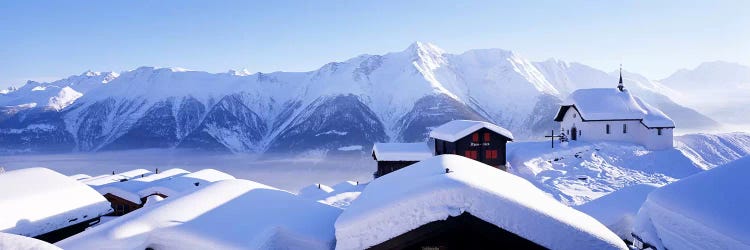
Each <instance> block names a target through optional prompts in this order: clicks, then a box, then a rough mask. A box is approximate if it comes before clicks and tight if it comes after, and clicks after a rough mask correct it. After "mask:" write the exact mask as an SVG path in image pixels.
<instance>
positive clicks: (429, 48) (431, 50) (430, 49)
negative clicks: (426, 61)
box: [405, 41, 445, 55]
mask: <svg viewBox="0 0 750 250" xmlns="http://www.w3.org/2000/svg"><path fill="white" fill-rule="evenodd" d="M405 51H407V52H415V53H422V54H433V55H442V54H444V53H445V51H444V50H443V49H441V48H440V47H438V46H436V45H434V44H432V43H423V42H420V41H416V42H414V43H412V44H411V45H409V47H408V48H406V50H405Z"/></svg>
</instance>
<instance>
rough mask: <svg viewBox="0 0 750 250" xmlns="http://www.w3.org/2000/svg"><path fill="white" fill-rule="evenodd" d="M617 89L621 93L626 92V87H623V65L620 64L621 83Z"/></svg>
mask: <svg viewBox="0 0 750 250" xmlns="http://www.w3.org/2000/svg"><path fill="white" fill-rule="evenodd" d="M617 89H619V90H620V92H622V91H623V90H625V85H622V64H620V83H618V84H617Z"/></svg>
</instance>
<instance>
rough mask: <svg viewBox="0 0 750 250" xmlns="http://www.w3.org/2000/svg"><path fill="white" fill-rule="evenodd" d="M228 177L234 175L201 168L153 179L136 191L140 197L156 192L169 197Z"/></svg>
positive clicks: (232, 177) (230, 177)
mask: <svg viewBox="0 0 750 250" xmlns="http://www.w3.org/2000/svg"><path fill="white" fill-rule="evenodd" d="M229 179H234V176H231V175H229V174H227V173H224V172H221V171H218V170H215V169H203V170H200V171H197V172H194V173H190V174H186V175H181V176H177V177H175V178H164V179H161V180H158V181H153V182H151V185H150V186H149V187H147V188H145V189H142V190H140V191H138V195H139V196H140V197H146V196H149V195H152V194H157V193H158V194H163V195H166V196H168V197H170V196H174V195H177V194H179V193H183V192H189V191H193V190H197V189H199V188H203V187H205V186H206V185H208V184H211V183H213V182H217V181H223V180H229Z"/></svg>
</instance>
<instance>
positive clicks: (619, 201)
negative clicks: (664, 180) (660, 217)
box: [576, 184, 659, 240]
mask: <svg viewBox="0 0 750 250" xmlns="http://www.w3.org/2000/svg"><path fill="white" fill-rule="evenodd" d="M658 187H659V186H657V185H654V184H636V185H633V186H629V187H624V188H622V189H620V190H617V191H614V192H612V193H610V194H608V195H605V196H602V197H601V198H598V199H596V200H593V201H590V202H588V203H586V204H583V205H580V206H578V207H576V209H578V210H579V211H581V212H584V213H586V214H588V215H590V216H591V217H594V218H595V219H597V220H598V221H599V222H601V223H602V224H604V225H605V226H607V228H609V229H610V230H612V232H614V233H615V234H617V236H620V238H621V239H628V240H629V239H630V238H632V237H631V236H630V233H631V232H632V231H633V222H634V221H635V217H636V215H637V214H638V209H640V208H641V204H643V202H644V201H645V200H646V196H648V194H649V193H650V192H651V191H653V190H654V189H656V188H658Z"/></svg>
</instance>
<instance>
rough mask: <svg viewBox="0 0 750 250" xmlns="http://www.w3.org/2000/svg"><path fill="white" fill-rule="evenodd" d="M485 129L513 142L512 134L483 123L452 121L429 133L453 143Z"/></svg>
mask: <svg viewBox="0 0 750 250" xmlns="http://www.w3.org/2000/svg"><path fill="white" fill-rule="evenodd" d="M481 128H486V129H489V130H492V131H494V132H495V133H498V134H501V135H503V136H505V137H508V139H510V140H513V133H511V132H510V131H508V130H507V129H505V128H503V127H500V126H497V125H495V124H492V123H489V122H483V121H471V120H453V121H449V122H446V123H445V124H443V125H440V126H438V127H437V128H434V129H432V131H430V137H432V138H435V139H440V140H444V141H449V142H455V141H457V140H458V139H461V138H463V137H465V136H467V135H469V134H471V133H473V132H474V131H477V130H479V129H481Z"/></svg>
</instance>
